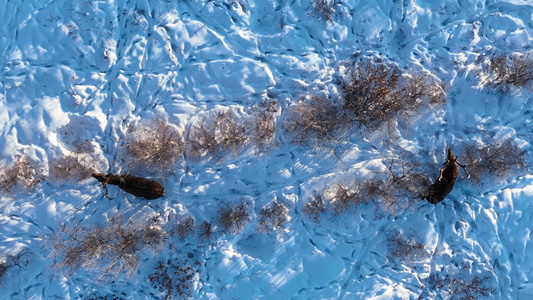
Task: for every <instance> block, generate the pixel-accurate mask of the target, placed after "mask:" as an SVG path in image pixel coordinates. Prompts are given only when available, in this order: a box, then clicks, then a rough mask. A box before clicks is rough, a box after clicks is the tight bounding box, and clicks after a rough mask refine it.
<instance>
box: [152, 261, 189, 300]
mask: <svg viewBox="0 0 533 300" xmlns="http://www.w3.org/2000/svg"><path fill="white" fill-rule="evenodd" d="M197 272H198V271H197V270H195V269H194V268H193V267H192V266H191V265H189V264H188V263H186V262H177V263H173V262H171V261H170V260H168V261H167V262H166V263H164V262H162V261H159V262H158V265H157V266H156V267H155V268H154V272H153V273H152V274H150V276H148V280H149V281H150V283H151V285H152V286H153V287H154V288H155V289H156V290H158V291H160V292H161V293H162V294H163V299H165V300H166V299H171V298H174V297H176V298H177V299H190V298H191V297H192V293H191V292H192V289H193V285H194V282H195V280H196V279H195V275H196V273H197Z"/></svg>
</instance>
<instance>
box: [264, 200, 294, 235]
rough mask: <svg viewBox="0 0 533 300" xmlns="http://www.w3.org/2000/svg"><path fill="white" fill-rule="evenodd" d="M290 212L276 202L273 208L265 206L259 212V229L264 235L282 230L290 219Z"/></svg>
mask: <svg viewBox="0 0 533 300" xmlns="http://www.w3.org/2000/svg"><path fill="white" fill-rule="evenodd" d="M288 213H289V210H288V209H287V207H286V206H285V205H283V204H282V203H279V202H278V201H274V203H272V205H271V206H264V207H263V208H262V209H261V211H260V212H259V227H258V228H257V230H258V231H259V232H260V233H263V232H265V231H268V230H281V229H283V226H284V225H285V223H286V222H287V220H288V219H289V214H288Z"/></svg>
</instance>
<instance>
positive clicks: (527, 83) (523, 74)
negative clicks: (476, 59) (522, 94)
mask: <svg viewBox="0 0 533 300" xmlns="http://www.w3.org/2000/svg"><path fill="white" fill-rule="evenodd" d="M479 77H481V78H482V80H483V81H482V83H483V84H486V85H487V86H489V87H492V88H496V89H499V90H501V91H504V92H505V91H508V90H509V88H510V87H512V86H514V87H516V88H527V89H532V88H533V52H532V51H529V52H526V53H514V54H513V55H508V56H505V55H501V54H496V55H494V56H492V57H491V58H490V59H489V61H488V63H487V65H486V67H485V68H484V69H483V70H482V71H481V72H480V73H479Z"/></svg>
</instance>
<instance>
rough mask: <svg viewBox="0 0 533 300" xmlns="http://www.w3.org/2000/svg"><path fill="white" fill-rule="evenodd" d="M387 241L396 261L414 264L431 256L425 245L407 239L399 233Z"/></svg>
mask: <svg viewBox="0 0 533 300" xmlns="http://www.w3.org/2000/svg"><path fill="white" fill-rule="evenodd" d="M387 240H388V244H389V249H390V250H391V252H390V255H391V256H392V257H393V258H395V259H399V260H401V261H408V262H413V261H416V260H420V259H423V258H425V257H427V256H428V255H429V252H428V251H427V250H426V248H425V245H424V244H423V243H421V242H419V241H416V240H415V239H414V238H413V237H409V238H406V237H405V236H404V235H403V234H402V233H401V232H399V231H396V232H395V234H393V235H391V236H389V238H388V239H387Z"/></svg>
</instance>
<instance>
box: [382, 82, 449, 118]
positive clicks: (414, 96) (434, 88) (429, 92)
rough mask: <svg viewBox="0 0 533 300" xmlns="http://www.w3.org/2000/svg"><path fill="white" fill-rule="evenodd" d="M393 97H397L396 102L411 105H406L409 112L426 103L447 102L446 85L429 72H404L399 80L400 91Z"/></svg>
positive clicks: (405, 108)
mask: <svg viewBox="0 0 533 300" xmlns="http://www.w3.org/2000/svg"><path fill="white" fill-rule="evenodd" d="M391 97H393V98H396V99H394V101H395V102H398V103H401V102H402V101H403V102H404V103H405V105H410V106H408V107H404V110H405V112H407V113H412V112H414V111H415V110H418V109H419V108H420V107H421V106H422V105H423V104H424V103H427V104H431V105H442V104H444V103H445V102H446V93H445V88H444V86H443V85H442V84H440V82H439V81H438V80H437V79H436V78H435V76H433V75H432V74H431V73H429V72H411V73H408V74H404V75H403V76H401V77H400V80H399V81H398V91H397V92H395V93H394V94H393V95H391ZM399 113H400V114H401V113H402V111H399Z"/></svg>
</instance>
